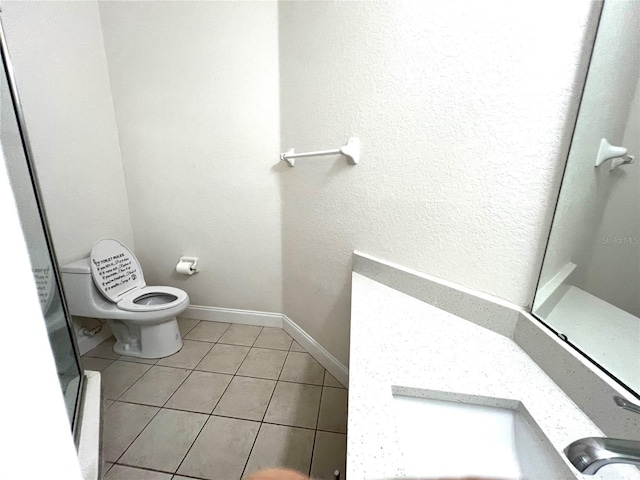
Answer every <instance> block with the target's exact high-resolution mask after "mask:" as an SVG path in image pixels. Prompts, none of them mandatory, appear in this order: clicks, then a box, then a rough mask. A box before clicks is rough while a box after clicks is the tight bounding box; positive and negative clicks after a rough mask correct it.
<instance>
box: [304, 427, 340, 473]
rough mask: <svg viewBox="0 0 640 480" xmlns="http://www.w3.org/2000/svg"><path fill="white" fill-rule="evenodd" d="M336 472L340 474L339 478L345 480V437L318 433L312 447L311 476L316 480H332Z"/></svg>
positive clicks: (337, 434)
mask: <svg viewBox="0 0 640 480" xmlns="http://www.w3.org/2000/svg"><path fill="white" fill-rule="evenodd" d="M336 470H338V471H339V472H340V478H346V471H347V436H346V435H345V434H343V433H329V432H320V431H318V432H316V442H315V445H314V447H313V462H312V464H311V476H312V477H313V478H315V479H318V480H333V479H334V478H335V477H334V476H333V472H335V471H336Z"/></svg>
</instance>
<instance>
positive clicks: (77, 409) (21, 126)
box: [0, 12, 86, 447]
mask: <svg viewBox="0 0 640 480" xmlns="http://www.w3.org/2000/svg"><path fill="white" fill-rule="evenodd" d="M0 13H1V12H0ZM0 49H1V51H2V64H3V67H4V73H5V75H6V78H7V83H8V85H9V92H10V94H11V101H12V103H13V109H14V112H15V115H16V120H17V124H18V130H19V133H20V140H21V141H22V148H23V150H24V154H25V158H26V160H27V169H28V170H29V176H30V177H31V183H32V186H33V192H34V195H35V198H36V204H37V206H38V211H39V213H40V220H41V221H42V228H43V232H44V237H45V240H46V243H47V249H48V251H49V257H50V258H51V266H52V269H53V273H54V277H55V279H56V284H57V287H58V293H59V294H60V303H61V305H62V310H63V311H64V316H65V321H66V324H67V329H68V330H69V333H70V335H71V344H72V348H73V353H74V355H75V357H76V363H77V364H78V369H79V374H80V382H79V384H78V394H77V395H76V403H75V405H74V414H73V419H72V421H71V431H72V433H73V438H74V441H75V444H76V447H77V446H78V441H79V439H80V419H81V418H82V405H83V400H84V392H85V388H86V385H85V376H84V367H83V366H82V362H81V361H80V351H79V350H78V340H77V339H76V334H75V329H74V328H73V323H72V321H71V315H70V314H69V309H68V308H67V303H66V300H65V296H64V290H63V288H62V279H61V277H60V272H59V270H58V261H57V257H56V253H55V249H54V247H53V242H52V241H51V235H50V233H49V222H48V221H47V214H46V212H45V207H44V201H43V199H42V195H41V193H40V192H41V189H40V183H39V181H38V175H37V173H36V170H35V166H34V163H33V154H32V152H31V144H30V143H29V136H28V134H27V128H26V123H25V120H24V115H23V113H22V105H21V104H20V98H19V96H18V89H17V86H16V81H15V77H14V74H13V67H12V66H11V61H10V58H9V51H8V48H7V42H6V37H5V33H4V27H3V25H2V18H1V15H0ZM43 320H44V318H43Z"/></svg>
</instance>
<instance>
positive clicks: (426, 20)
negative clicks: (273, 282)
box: [279, 1, 595, 363]
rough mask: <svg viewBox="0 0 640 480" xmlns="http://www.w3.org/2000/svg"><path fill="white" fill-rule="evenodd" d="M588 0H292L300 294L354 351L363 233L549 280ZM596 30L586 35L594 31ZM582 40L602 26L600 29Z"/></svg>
mask: <svg viewBox="0 0 640 480" xmlns="http://www.w3.org/2000/svg"><path fill="white" fill-rule="evenodd" d="M592 13H593V12H592V11H591V5H590V4H588V3H587V2H582V3H579V2H571V3H567V4H562V5H560V4H558V5H556V4H554V6H553V15H550V14H549V5H548V4H544V3H542V4H541V3H537V2H514V3H513V4H509V3H505V2H491V1H489V2H475V3H474V2H460V1H456V2H420V3H419V2H390V3H383V2H282V3H281V4H280V77H281V131H282V134H281V138H282V144H281V147H282V149H283V150H285V149H287V148H289V147H295V149H296V150H297V151H305V150H314V149H324V148H333V147H337V146H339V145H340V144H341V143H342V142H344V141H345V140H346V139H347V137H349V136H351V135H355V136H359V137H360V138H361V139H362V143H363V157H362V163H361V164H360V165H358V166H355V167H351V166H347V165H346V164H345V163H344V160H343V159H340V158H336V159H329V160H328V159H306V160H304V159H303V160H300V161H299V162H298V163H297V164H296V167H295V168H288V167H287V166H285V165H283V166H281V167H280V169H279V172H280V178H281V182H282V183H281V189H282V216H283V218H282V222H283V234H282V237H283V247H282V248H283V261H284V272H283V276H284V281H283V286H284V287H283V291H284V312H285V314H286V315H288V316H289V317H290V318H291V319H292V320H294V321H295V322H297V323H298V324H299V325H300V326H301V327H302V328H304V329H305V330H306V331H307V332H308V333H309V334H310V335H311V336H312V337H314V338H315V339H316V340H317V341H319V342H320V343H321V344H322V345H324V346H325V347H326V348H327V349H329V350H330V351H331V353H332V354H334V355H335V356H336V357H337V358H338V359H339V360H341V361H343V362H345V363H346V362H347V359H348V348H349V297H350V292H349V283H350V281H349V278H350V277H349V272H350V258H351V252H352V250H354V249H358V250H360V251H363V252H366V253H369V254H372V255H375V256H378V257H380V258H384V259H387V260H390V261H393V262H396V263H399V264H401V265H406V266H408V267H411V268H413V269H416V270H419V271H423V272H426V273H428V274H431V275H436V276H438V277H441V278H444V279H447V280H451V281H454V282H457V283H460V284H462V285H465V286H467V287H470V288H473V289H477V290H480V291H483V292H486V293H489V294H492V295H495V296H498V297H501V298H503V299H506V300H508V301H511V302H513V303H516V304H519V305H526V304H527V303H528V302H529V301H530V299H531V297H532V294H533V289H534V286H535V282H536V279H537V273H538V269H539V266H540V262H541V256H542V248H543V246H544V243H545V240H546V233H547V228H548V224H549V222H550V216H551V210H552V204H553V200H554V198H555V195H556V192H557V188H558V184H559V180H560V175H561V171H562V167H563V163H564V159H565V158H566V153H567V150H568V143H569V138H570V132H571V130H572V128H573V121H574V119H575V110H576V105H577V97H578V95H579V92H580V88H581V86H582V81H583V79H584V72H585V69H586V63H587V57H586V56H585V54H586V55H588V53H589V47H588V45H589V41H591V40H592V38H593V30H594V28H595V21H594V20H595V19H594V18H593V14H592ZM585 38H586V41H585ZM583 41H585V43H584V46H583Z"/></svg>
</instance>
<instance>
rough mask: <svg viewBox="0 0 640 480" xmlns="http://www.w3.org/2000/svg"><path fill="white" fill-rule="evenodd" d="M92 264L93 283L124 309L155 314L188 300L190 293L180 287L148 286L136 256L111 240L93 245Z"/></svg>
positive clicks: (100, 241)
mask: <svg viewBox="0 0 640 480" xmlns="http://www.w3.org/2000/svg"><path fill="white" fill-rule="evenodd" d="M90 263H91V276H92V278H93V282H94V284H95V285H96V287H97V288H98V290H99V291H100V293H102V295H103V296H105V297H106V298H107V299H108V300H110V301H111V302H113V303H115V304H116V306H117V307H118V308H119V309H121V310H125V311H129V312H154V311H157V310H167V309H170V308H173V307H176V306H178V305H180V304H183V303H184V302H188V301H189V297H188V296H187V293H186V292H185V291H183V290H180V289H179V288H174V287H163V286H153V287H148V286H147V284H146V283H145V281H144V276H143V274H142V268H141V267H140V263H139V262H138V259H137V258H136V256H135V255H134V254H133V252H132V251H131V250H129V249H128V248H127V247H126V246H124V245H123V244H122V243H120V242H119V241H117V240H114V239H112V238H104V239H102V240H99V241H97V242H96V243H95V244H94V245H93V248H92V249H91V259H90ZM163 297H165V298H163ZM166 297H171V298H166ZM145 300H146V301H145Z"/></svg>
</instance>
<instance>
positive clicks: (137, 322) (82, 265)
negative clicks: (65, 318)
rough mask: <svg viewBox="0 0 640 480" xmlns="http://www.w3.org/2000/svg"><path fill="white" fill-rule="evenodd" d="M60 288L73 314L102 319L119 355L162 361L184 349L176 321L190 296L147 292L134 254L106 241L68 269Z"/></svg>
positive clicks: (159, 289) (163, 289) (160, 289)
mask: <svg viewBox="0 0 640 480" xmlns="http://www.w3.org/2000/svg"><path fill="white" fill-rule="evenodd" d="M61 271H62V284H63V286H64V293H65V298H66V300H67V304H68V306H69V310H70V313H71V315H78V316H81V317H93V318H104V319H106V320H107V322H108V323H109V326H110V327H111V331H112V332H113V335H114V336H115V337H116V343H115V345H114V347H113V351H114V352H115V353H117V354H119V355H130V356H133V357H142V358H162V357H166V356H168V355H171V354H173V353H175V352H177V351H178V350H180V349H181V348H182V337H181V336H180V331H179V330H178V322H177V320H176V316H177V315H179V314H181V313H182V312H184V310H185V309H186V308H187V307H188V306H189V296H188V295H187V293H186V292H184V291H183V290H180V289H179V288H174V287H149V286H147V285H146V283H145V281H144V276H143V275H142V268H140V264H139V263H138V259H137V258H136V257H135V255H134V254H133V253H132V252H131V250H129V249H128V248H127V247H125V246H124V245H123V244H122V243H120V242H118V241H117V240H113V239H111V238H105V239H103V240H100V241H98V242H96V243H95V245H94V246H93V249H92V250H91V256H90V257H87V258H83V259H81V260H77V261H75V262H72V263H69V264H67V265H64V266H63V267H62V268H61Z"/></svg>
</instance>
